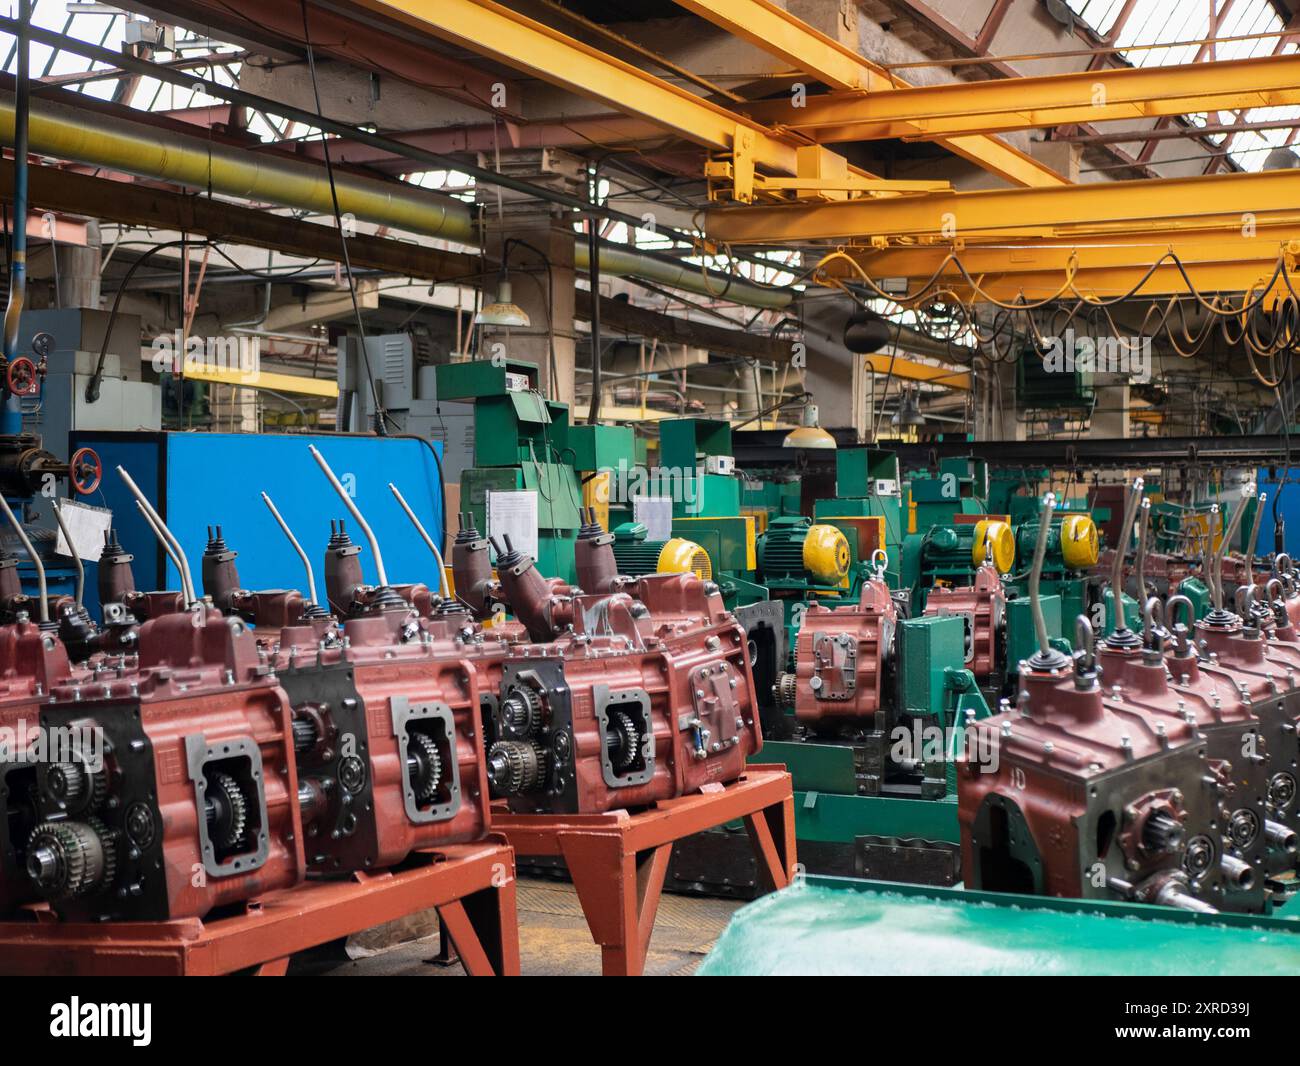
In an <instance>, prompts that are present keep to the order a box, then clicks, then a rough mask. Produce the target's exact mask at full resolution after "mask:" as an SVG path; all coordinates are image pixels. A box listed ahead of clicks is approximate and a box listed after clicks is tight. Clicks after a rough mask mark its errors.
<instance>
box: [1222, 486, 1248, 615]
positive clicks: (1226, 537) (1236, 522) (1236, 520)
mask: <svg viewBox="0 0 1300 1066" xmlns="http://www.w3.org/2000/svg"><path fill="white" fill-rule="evenodd" d="M1254 495H1255V487H1254V486H1253V485H1246V486H1245V487H1244V489H1243V491H1242V494H1241V503H1240V504H1239V505H1238V506H1236V507H1234V508H1233V510H1232V517H1231V518H1230V519H1228V528H1227V529H1226V530H1225V531H1224V534H1223V539H1222V540H1220V541H1219V547H1218V548H1217V549H1216V550H1215V552H1214V580H1215V588H1216V589H1217V590H1218V596H1217V598H1216V600H1215V604H1214V606H1215V607H1217V608H1219V609H1220V610H1222V609H1223V559H1224V556H1226V555H1227V554H1228V546H1229V545H1230V544H1231V543H1232V539H1233V537H1235V536H1236V535H1237V531H1238V530H1239V529H1241V516H1242V513H1243V512H1244V511H1245V510H1246V500H1248V499H1249V498H1250V497H1251V496H1254Z"/></svg>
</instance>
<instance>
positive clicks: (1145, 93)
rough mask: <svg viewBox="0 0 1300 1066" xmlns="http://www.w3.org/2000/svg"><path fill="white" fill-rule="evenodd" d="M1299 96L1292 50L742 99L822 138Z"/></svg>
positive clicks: (929, 133)
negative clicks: (1160, 64)
mask: <svg viewBox="0 0 1300 1066" xmlns="http://www.w3.org/2000/svg"><path fill="white" fill-rule="evenodd" d="M1297 103H1300V55H1297V54H1295V53H1291V54H1288V55H1276V56H1261V57H1258V58H1254V59H1233V60H1219V61H1216V62H1207V63H1188V64H1184V65H1180V66H1167V67H1155V66H1152V67H1128V68H1114V69H1105V70H1090V71H1076V72H1071V73H1068V74H1049V75H1043V76H1039V77H1025V78H999V79H994V80H991V81H979V82H965V81H962V82H951V83H946V84H943V85H927V86H921V87H913V88H906V89H896V90H895V91H893V92H888V93H883V92H876V93H863V92H836V93H829V94H825V95H820V96H809V97H806V98H805V99H804V100H803V101H802V102H801V103H800V104H799V106H798V107H795V106H793V103H792V101H789V100H773V101H762V102H757V103H754V104H750V105H747V106H746V108H745V110H746V111H747V112H748V113H749V114H750V115H752V116H753V117H754V118H757V119H759V120H760V121H762V122H767V123H770V124H772V125H781V126H786V127H790V128H794V129H798V130H801V131H802V132H805V133H807V134H808V135H809V136H810V137H812V138H813V139H814V140H816V141H818V142H819V143H823V144H830V143H834V142H838V141H862V140H873V139H882V138H895V137H901V138H905V139H913V140H915V139H932V138H946V137H954V136H961V135H965V136H971V135H979V134H986V135H987V134H991V133H1006V132H1009V131H1011V130H1024V129H1038V128H1041V127H1045V126H1059V125H1069V124H1074V123H1097V122H1112V121H1115V120H1117V119H1134V118H1155V117H1159V116H1170V115H1185V114H1196V113H1198V112H1201V111H1236V110H1241V109H1250V108H1255V107H1279V106H1285V105H1292V104H1297Z"/></svg>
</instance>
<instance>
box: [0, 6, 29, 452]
mask: <svg viewBox="0 0 1300 1066" xmlns="http://www.w3.org/2000/svg"><path fill="white" fill-rule="evenodd" d="M31 24H32V4H31V0H20V2H19V4H18V40H17V43H16V46H15V47H16V48H17V49H18V66H17V72H16V83H15V84H16V92H15V96H14V108H13V112H12V114H11V122H10V126H9V129H8V131H7V133H6V137H7V143H9V144H12V145H13V146H14V201H13V219H12V221H11V223H10V234H11V235H10V252H9V302H8V304H7V305H6V307H5V335H4V359H5V363H6V365H7V364H9V363H11V362H12V361H13V360H14V359H16V358H17V357H18V326H19V322H20V321H21V319H22V313H23V304H24V303H25V302H26V298H27V177H28V174H27V156H28V151H29V138H30V125H31V123H30V117H31V77H30V73H31V71H30V61H31V59H30V52H31V49H30V47H29V31H30V29H31ZM3 396H4V410H3V415H0V431H2V432H4V433H6V434H13V433H20V432H22V427H23V414H22V403H21V401H20V400H19V399H18V397H17V396H15V395H14V394H13V393H12V392H10V391H9V390H8V388H5V389H4V391H3Z"/></svg>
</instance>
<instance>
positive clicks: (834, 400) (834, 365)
mask: <svg viewBox="0 0 1300 1066" xmlns="http://www.w3.org/2000/svg"><path fill="white" fill-rule="evenodd" d="M852 310H853V306H852V304H851V303H850V302H849V301H848V300H847V299H845V300H828V299H824V298H822V299H815V300H809V301H807V303H806V304H805V308H804V320H803V321H804V333H803V341H804V344H805V345H806V346H807V351H806V353H805V356H806V359H807V364H808V365H807V367H806V368H805V374H804V381H805V382H806V385H807V389H808V391H809V392H811V393H812V394H813V402H814V403H815V404H817V408H818V413H819V415H820V417H821V424H822V426H823V428H826V429H832V428H833V429H841V428H844V427H846V426H852V427H853V428H854V429H855V430H856V431H857V433H858V437H859V439H863V438H864V437H865V434H866V432H867V430H868V429H869V424H868V423H869V416H868V412H867V411H866V392H867V389H866V381H865V375H864V372H863V369H862V363H863V360H862V357H861V356H858V355H854V354H853V353H852V352H850V351H849V350H848V349H847V348H845V347H844V324H845V323H846V322H847V321H848V317H849V314H850V313H851V311H852Z"/></svg>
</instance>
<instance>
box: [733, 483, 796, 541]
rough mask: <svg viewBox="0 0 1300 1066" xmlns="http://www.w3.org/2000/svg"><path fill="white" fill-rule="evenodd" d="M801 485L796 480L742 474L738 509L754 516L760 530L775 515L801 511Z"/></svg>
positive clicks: (758, 530) (781, 516)
mask: <svg viewBox="0 0 1300 1066" xmlns="http://www.w3.org/2000/svg"><path fill="white" fill-rule="evenodd" d="M801 488H802V486H801V485H800V484H799V482H798V481H793V480H790V481H784V480H783V481H778V480H775V479H766V478H751V477H746V478H744V480H743V481H741V483H740V509H741V511H742V512H743V513H744V514H747V515H753V516H754V518H755V520H756V521H757V532H758V533H759V534H762V533H763V532H764V531H765V530H766V529H767V527H768V526H769V525H771V524H772V522H773V521H775V520H776V519H778V518H792V517H796V516H798V515H800V514H802V513H803V497H802V493H801Z"/></svg>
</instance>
